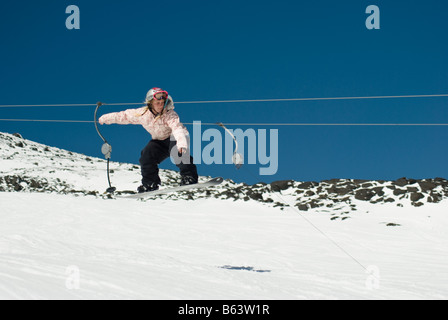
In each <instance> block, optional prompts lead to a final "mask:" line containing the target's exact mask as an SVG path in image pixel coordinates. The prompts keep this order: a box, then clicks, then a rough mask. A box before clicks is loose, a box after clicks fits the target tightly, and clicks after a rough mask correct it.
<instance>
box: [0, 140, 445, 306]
mask: <svg viewBox="0 0 448 320" xmlns="http://www.w3.org/2000/svg"><path fill="white" fill-rule="evenodd" d="M17 144H19V146H17ZM20 144H22V146H20ZM0 155H1V162H0V178H3V180H0V182H2V183H0V186H2V188H3V192H0V217H1V221H2V223H1V224H0V299H447V298H448V268H447V266H448V233H447V227H448V215H447V212H448V210H447V209H448V200H447V199H446V198H444V199H440V200H439V201H438V202H432V203H425V204H424V205H422V206H415V203H414V205H413V203H412V202H411V201H404V200H405V199H402V200H401V201H400V203H399V204H400V205H397V202H398V201H399V198H398V196H397V195H396V201H395V202H376V203H372V201H365V200H360V199H356V198H354V197H352V198H351V199H350V201H349V202H348V201H346V202H337V203H335V204H336V205H337V206H336V208H335V207H334V206H333V207H329V206H325V207H315V208H307V211H303V210H301V209H300V208H299V207H298V206H295V205H294V204H295V202H294V201H295V200H297V195H295V194H293V192H292V191H291V190H292V189H291V190H289V189H288V190H284V191H282V192H281V193H280V192H273V191H272V190H271V192H270V193H265V194H262V198H263V200H266V199H268V198H272V200H273V201H272V202H271V201H268V202H265V201H258V200H255V199H252V198H251V197H250V193H249V189H244V190H243V189H241V188H240V189H237V188H238V187H241V186H240V185H235V184H233V183H232V182H230V181H227V182H226V183H225V184H224V185H223V186H221V187H220V188H216V189H213V190H210V192H209V194H208V196H207V193H206V192H200V193H198V194H188V195H171V196H161V197H157V198H154V199H150V200H148V201H138V200H130V199H110V198H108V197H103V196H102V195H101V194H100V193H99V192H91V193H90V194H89V192H88V191H95V190H105V188H106V187H107V183H105V181H104V180H105V176H104V168H105V164H104V161H103V160H100V159H95V158H90V157H86V156H83V155H79V154H75V153H70V152H68V151H64V150H60V149H57V148H51V147H48V146H43V145H40V144H37V143H34V142H32V141H28V140H24V139H21V138H18V137H14V136H12V135H8V134H0ZM36 163H37V164H36ZM113 167H114V174H113V181H115V182H116V183H117V185H120V186H123V187H124V188H128V189H131V190H132V189H134V187H135V186H136V185H137V184H138V180H139V170H138V168H137V167H135V166H133V165H130V164H114V165H113ZM80 168H82V170H81V169H80ZM5 177H9V178H8V179H6V178H5ZM14 177H16V180H14ZM19 178H20V179H19ZM203 179H205V177H203ZM162 180H164V181H165V182H166V183H167V184H170V183H173V184H174V183H175V180H176V174H175V173H173V172H169V171H166V172H165V171H164V172H163V176H162ZM301 184H302V183H300V184H299V183H293V185H294V190H299V189H297V186H298V185H301ZM372 184H374V183H373V182H372ZM312 186H313V185H312ZM313 187H317V185H316V186H313ZM254 188H255V187H254ZM437 188H439V189H443V186H440V185H438V186H437V187H434V188H433V189H432V190H433V191H434V190H436V189H437ZM15 189H17V191H15ZM232 190H240V191H243V193H245V194H246V195H249V196H246V195H243V196H242V197H241V199H240V200H235V199H236V198H235V197H231V198H226V197H224V196H223V195H224V194H226V192H227V193H228V192H230V191H232ZM257 190H258V189H257ZM300 190H302V189H300ZM305 190H308V191H310V190H313V189H311V188H309V189H305ZM391 190H392V189H391ZM443 190H444V189H443ZM443 190H439V191H437V192H439V193H440V194H443V192H442V191H443ZM314 191H316V192H317V190H314ZM413 191H415V190H413ZM232 192H233V191H232ZM257 192H258V191H257ZM316 192H314V193H316ZM434 192H436V191H434ZM300 193H301V192H300ZM310 196H311V193H310ZM390 196H391V197H393V196H394V195H393V194H391V195H390ZM401 196H402V195H401ZM401 196H400V197H401ZM244 198H249V199H244ZM357 198H359V197H357ZM191 199H194V201H192V200H191ZM329 199H330V197H329V198H327V199H324V200H325V201H328V200H329ZM281 201H284V204H283V205H282V206H279V205H277V206H276V202H278V203H280V202H281ZM289 204H291V205H289ZM344 206H345V207H344ZM353 208H356V210H353ZM333 209H334V210H336V209H338V210H336V211H338V212H342V213H346V214H341V213H337V214H336V215H335V211H334V210H333ZM335 217H338V218H337V219H335Z"/></svg>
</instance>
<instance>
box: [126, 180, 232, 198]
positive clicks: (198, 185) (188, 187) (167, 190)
mask: <svg viewBox="0 0 448 320" xmlns="http://www.w3.org/2000/svg"><path fill="white" fill-rule="evenodd" d="M223 181H224V179H223V178H222V177H217V178H213V179H210V180H208V181H206V182H201V183H195V184H188V185H185V186H179V187H173V188H165V189H159V190H155V191H148V192H143V193H136V194H131V195H125V196H120V198H127V199H142V198H146V197H151V196H156V195H159V194H168V193H173V192H180V191H187V190H193V189H203V188H208V187H212V186H217V185H219V184H221V183H222V182H223Z"/></svg>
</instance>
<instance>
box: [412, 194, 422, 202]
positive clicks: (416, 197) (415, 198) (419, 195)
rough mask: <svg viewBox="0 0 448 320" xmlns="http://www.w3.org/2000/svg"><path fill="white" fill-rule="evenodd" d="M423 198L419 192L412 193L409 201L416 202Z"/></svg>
mask: <svg viewBox="0 0 448 320" xmlns="http://www.w3.org/2000/svg"><path fill="white" fill-rule="evenodd" d="M424 197H425V196H424V195H423V194H421V193H419V192H413V193H411V201H412V202H416V201H418V200H420V199H422V198H424Z"/></svg>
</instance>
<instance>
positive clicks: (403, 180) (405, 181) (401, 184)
mask: <svg viewBox="0 0 448 320" xmlns="http://www.w3.org/2000/svg"><path fill="white" fill-rule="evenodd" d="M392 184H394V185H396V186H399V187H404V186H405V185H407V184H408V179H406V178H400V179H397V180H395V181H393V182H392Z"/></svg>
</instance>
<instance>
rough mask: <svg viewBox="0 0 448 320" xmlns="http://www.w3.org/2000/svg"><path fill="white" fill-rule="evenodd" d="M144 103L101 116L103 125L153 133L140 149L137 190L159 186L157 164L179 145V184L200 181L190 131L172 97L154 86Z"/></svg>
mask: <svg viewBox="0 0 448 320" xmlns="http://www.w3.org/2000/svg"><path fill="white" fill-rule="evenodd" d="M145 104H146V106H145V107H142V108H138V109H128V110H126V111H121V112H115V113H109V114H105V115H103V116H102V117H101V118H99V119H98V122H99V123H100V124H114V123H115V124H140V125H142V126H143V127H144V128H145V129H146V130H147V131H148V132H149V133H150V134H151V136H152V140H151V141H149V143H148V145H147V146H146V147H145V148H144V149H143V150H142V152H141V157H140V166H141V173H142V185H141V186H139V187H138V189H137V191H138V192H139V193H143V192H148V191H154V190H157V189H159V185H160V184H161V180H160V177H159V167H158V165H159V164H160V163H161V162H162V161H164V160H165V159H167V158H168V157H169V156H170V155H171V154H172V153H171V152H172V149H173V148H174V147H177V151H178V156H179V158H180V162H179V163H176V165H177V167H178V168H179V169H180V175H181V183H180V184H181V185H189V184H195V183H197V182H198V173H197V168H196V165H195V164H194V163H193V158H192V157H191V155H190V154H189V149H188V140H187V136H188V135H189V133H188V130H187V129H186V128H185V126H184V125H183V124H182V123H181V122H180V120H179V115H178V114H177V113H176V112H175V111H174V110H173V109H174V101H173V99H172V98H171V96H170V95H169V94H168V92H167V91H165V90H163V89H161V88H152V89H151V90H149V91H148V93H147V95H146V100H145ZM174 152H175V151H174Z"/></svg>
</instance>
